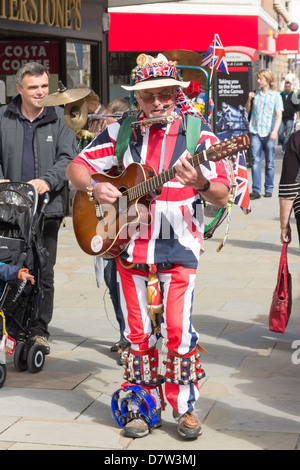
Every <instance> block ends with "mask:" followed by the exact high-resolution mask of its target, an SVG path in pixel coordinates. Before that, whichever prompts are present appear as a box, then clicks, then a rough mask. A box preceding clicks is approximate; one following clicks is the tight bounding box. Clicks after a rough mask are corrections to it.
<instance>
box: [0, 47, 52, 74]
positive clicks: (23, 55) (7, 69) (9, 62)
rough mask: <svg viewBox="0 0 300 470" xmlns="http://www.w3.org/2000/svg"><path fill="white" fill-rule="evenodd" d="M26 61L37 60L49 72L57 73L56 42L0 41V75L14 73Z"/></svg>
mask: <svg viewBox="0 0 300 470" xmlns="http://www.w3.org/2000/svg"><path fill="white" fill-rule="evenodd" d="M27 62H38V63H39V64H42V65H43V66H44V67H46V68H47V69H48V70H49V72H50V73H58V72H59V65H58V64H59V48H58V43H57V42H49V43H48V42H23V41H22V42H0V75H15V74H16V73H17V71H18V70H19V68H20V67H21V66H22V65H24V64H26V63H27Z"/></svg>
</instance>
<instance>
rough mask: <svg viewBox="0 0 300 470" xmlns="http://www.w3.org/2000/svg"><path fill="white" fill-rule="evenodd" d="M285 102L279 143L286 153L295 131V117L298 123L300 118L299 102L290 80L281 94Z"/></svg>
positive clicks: (286, 82)
mask: <svg viewBox="0 0 300 470" xmlns="http://www.w3.org/2000/svg"><path fill="white" fill-rule="evenodd" d="M280 95H281V98H282V102H283V114H282V121H281V125H280V128H279V131H278V141H279V143H281V145H282V151H283V152H285V148H286V144H287V142H288V140H289V138H290V135H291V133H292V130H293V124H294V116H295V114H297V121H298V120H299V118H300V106H299V101H298V99H297V97H296V95H295V93H294V92H293V91H292V84H291V82H289V81H288V80H286V81H285V83H284V90H283V91H282V92H281V93H280Z"/></svg>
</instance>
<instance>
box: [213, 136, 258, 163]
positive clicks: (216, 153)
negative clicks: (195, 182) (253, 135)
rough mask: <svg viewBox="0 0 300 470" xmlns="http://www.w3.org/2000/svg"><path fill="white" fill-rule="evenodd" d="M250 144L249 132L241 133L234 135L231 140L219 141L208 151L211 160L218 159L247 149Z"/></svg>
mask: <svg viewBox="0 0 300 470" xmlns="http://www.w3.org/2000/svg"><path fill="white" fill-rule="evenodd" d="M249 146H250V139H249V137H248V136H247V134H240V135H237V136H235V137H232V139H230V140H226V141H224V142H219V143H218V144H215V145H213V146H212V147H210V148H209V150H208V151H207V154H208V158H209V160H213V161H218V160H221V159H222V158H225V157H229V155H234V154H235V153H238V152H240V151H241V150H245V149H247V148H248V147H249Z"/></svg>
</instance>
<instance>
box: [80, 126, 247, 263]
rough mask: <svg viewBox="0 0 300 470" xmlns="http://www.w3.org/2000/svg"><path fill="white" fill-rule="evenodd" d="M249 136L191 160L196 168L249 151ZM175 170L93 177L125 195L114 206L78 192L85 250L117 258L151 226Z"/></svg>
mask: <svg viewBox="0 0 300 470" xmlns="http://www.w3.org/2000/svg"><path fill="white" fill-rule="evenodd" d="M249 145H250V139H249V137H248V136H247V135H246V134H241V135H239V136H236V137H233V138H232V139H230V140H228V141H225V142H220V143H217V144H215V145H213V146H212V147H210V148H209V149H208V150H204V151H203V152H200V153H198V154H196V155H194V156H193V157H191V158H189V159H188V160H187V161H188V162H189V163H190V164H191V165H192V166H193V167H194V168H195V167H197V166H199V165H201V163H204V162H205V161H214V162H217V161H219V160H221V159H222V158H226V157H227V156H229V155H234V154H237V152H239V151H241V150H244V149H246V148H248V147H249ZM175 173H176V169H175V167H171V168H168V169H167V170H165V171H163V172H162V173H160V174H159V175H156V173H155V170H154V169H153V168H151V167H149V166H146V165H140V164H139V163H131V165H129V166H128V167H127V168H126V170H125V171H124V172H123V173H122V174H121V175H120V176H115V177H114V176H108V175H103V174H100V173H96V174H93V175H92V176H93V179H94V180H95V181H96V180H97V181H99V182H100V183H111V184H112V185H114V186H115V187H116V188H117V189H118V190H119V191H120V192H121V193H123V196H121V197H120V198H118V199H117V200H116V201H115V203H114V204H99V203H98V202H97V201H96V200H95V199H94V198H92V200H90V198H89V196H88V195H87V193H85V192H82V191H77V192H76V194H75V198H74V204H73V225H74V231H75V236H76V238H77V242H78V244H79V246H80V247H81V249H82V250H83V251H84V252H85V253H87V254H88V255H92V256H102V257H103V258H104V259H111V258H116V257H117V256H119V255H120V254H121V253H122V252H123V251H124V250H125V249H126V247H127V246H128V245H129V243H130V240H131V238H132V237H133V235H134V234H135V232H136V231H137V230H138V229H139V227H140V224H150V223H151V214H150V205H151V203H152V202H153V200H154V199H155V198H157V197H158V196H159V195H160V194H161V191H162V187H163V185H164V184H165V183H167V182H168V181H171V180H172V179H173V178H175Z"/></svg>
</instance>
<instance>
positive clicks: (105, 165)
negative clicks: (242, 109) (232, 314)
mask: <svg viewBox="0 0 300 470" xmlns="http://www.w3.org/2000/svg"><path fill="white" fill-rule="evenodd" d="M137 64H138V65H137V67H136V68H135V69H133V71H132V78H133V81H134V84H133V85H130V86H123V88H125V89H126V90H130V91H131V90H133V91H134V92H135V96H136V99H137V102H138V105H139V108H140V110H141V111H140V113H139V115H138V116H137V120H136V123H135V125H134V129H133V132H132V135H131V138H130V142H129V145H128V147H127V149H126V151H125V153H124V155H123V158H122V166H123V169H125V168H127V167H128V165H130V164H131V163H133V162H138V163H140V164H142V165H147V166H150V167H152V168H153V169H154V170H155V172H156V173H161V172H162V171H165V170H167V169H168V168H171V167H174V166H175V169H176V173H175V178H173V179H172V180H171V181H169V182H167V183H165V184H164V185H163V187H162V192H161V194H160V196H159V197H157V198H156V199H155V200H154V201H153V202H152V204H151V214H152V223H151V225H150V226H149V227H148V226H146V227H147V228H146V230H145V229H141V230H140V231H137V232H136V233H135V234H134V235H133V237H132V239H131V241H130V243H129V245H128V246H127V248H126V249H125V250H124V251H123V252H122V253H121V255H120V256H119V257H118V258H117V269H118V286H119V296H120V304H121V308H122V313H123V317H124V326H125V337H126V339H127V341H128V343H129V344H130V347H129V351H128V357H127V360H126V365H125V367H126V368H125V379H126V381H127V385H128V386H129V390H130V387H131V388H132V389H133V390H132V393H131V395H129V398H128V400H127V402H128V403H130V406H129V405H128V412H127V411H126V416H125V417H124V418H125V423H126V424H125V426H124V420H123V422H122V423H121V424H120V426H122V427H124V434H125V436H127V437H133V438H136V437H143V436H146V435H147V434H148V433H149V432H150V431H151V429H152V428H153V427H159V426H160V425H161V413H160V411H161V408H163V407H164V400H163V397H162V393H159V391H161V385H162V384H163V383H164V386H165V396H166V398H167V400H168V402H169V403H170V404H171V406H172V408H173V415H174V418H175V419H176V420H177V422H178V424H177V430H178V433H179V434H180V435H181V436H183V437H184V438H186V439H196V438H197V437H198V436H199V435H200V434H201V433H202V427H201V423H200V421H199V419H198V418H197V417H196V416H195V414H194V407H195V402H196V400H197V399H198V398H199V387H198V381H199V380H200V379H201V378H202V377H204V375H205V374H204V371H203V369H201V366H200V362H199V353H198V350H199V349H200V350H201V347H200V346H199V345H198V334H197V332H196V331H195V329H194V328H193V326H192V323H191V313H192V304H193V292H194V287H195V278H196V269H197V266H198V260H199V255H200V252H201V249H202V245H203V233H204V220H203V212H202V204H201V196H203V197H205V199H206V201H208V202H209V203H211V204H213V205H215V206H217V207H225V206H226V204H227V202H228V194H229V183H228V179H227V174H226V170H225V167H224V164H223V161H219V162H217V163H214V162H211V161H207V162H205V163H204V164H201V165H200V166H197V167H194V166H192V165H191V164H190V163H189V162H188V161H187V158H189V157H190V156H191V155H190V153H189V152H188V150H187V143H186V140H187V139H186V134H187V131H186V117H187V115H188V114H189V115H196V116H198V118H199V120H201V130H200V126H199V135H198V136H197V146H196V152H197V153H198V152H201V151H203V150H205V149H208V148H209V147H211V146H212V145H213V144H215V143H217V138H216V136H215V135H214V134H213V133H212V132H211V129H210V128H209V127H208V125H207V124H206V123H205V121H204V119H203V118H201V116H200V115H199V114H198V110H197V109H196V107H194V105H193V104H192V102H191V101H190V100H189V99H188V98H187V97H186V96H185V94H184V93H183V92H182V89H181V88H185V87H187V86H188V85H189V82H183V81H181V80H179V79H178V78H177V76H176V73H177V71H176V62H172V61H168V60H167V58H166V57H165V56H164V55H162V54H159V55H158V56H157V57H156V58H153V57H151V56H149V55H146V54H140V55H139V56H138V58H137ZM121 125H122V119H121V120H120V121H117V122H116V123H114V124H111V125H110V126H108V128H107V129H106V130H105V131H104V132H103V133H101V134H100V135H99V136H98V137H97V138H96V139H95V140H94V141H93V142H92V143H91V144H90V145H89V146H88V147H86V148H85V149H84V150H83V152H82V153H81V154H80V155H78V156H77V157H76V158H75V160H73V162H72V163H71V164H70V165H69V167H68V169H67V177H68V178H69V179H70V180H71V182H72V183H73V185H74V186H75V187H76V188H77V189H79V190H81V191H85V192H86V190H87V187H89V186H90V185H91V186H92V187H93V196H94V198H95V199H96V200H97V201H98V202H99V203H100V204H107V203H111V204H112V203H114V202H115V201H116V199H117V198H120V197H121V195H122V193H121V192H120V191H119V189H118V188H117V187H115V186H114V185H113V184H111V183H110V182H107V183H98V182H97V180H96V179H95V180H93V177H92V176H91V174H93V173H108V172H110V171H111V170H112V168H113V167H116V166H117V165H118V161H117V157H116V156H115V146H116V141H117V137H118V133H119V130H120V126H121ZM149 271H150V272H156V273H157V277H158V279H159V282H160V288H161V292H162V304H163V313H162V316H161V318H160V334H161V335H162V337H163V338H164V339H165V341H166V347H167V350H168V353H167V361H166V371H165V374H164V376H161V375H159V374H158V367H159V359H158V350H157V348H156V343H157V339H158V337H157V334H156V331H154V328H153V324H152V322H151V319H150V316H149V312H148V304H149V300H148V299H147V281H148V275H149ZM148 287H149V284H148ZM197 345H198V346H197ZM137 385H138V386H139V387H142V389H145V390H147V392H148V393H149V395H150V396H151V399H153V400H154V402H155V406H156V409H155V413H154V414H157V415H158V420H154V419H153V420H152V419H151V418H150V419H149V417H147V416H145V413H143V412H142V411H141V410H143V408H142V407H140V406H139V400H133V399H132V396H133V395H134V393H135V392H136V388H135V387H136V386H137ZM123 389H124V387H123V388H122V390H123ZM145 390H144V391H145ZM146 396H147V393H146ZM130 397H131V398H130ZM122 409H123V410H124V408H122ZM118 415H120V410H118ZM115 417H116V416H115ZM153 423H154V424H153Z"/></svg>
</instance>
